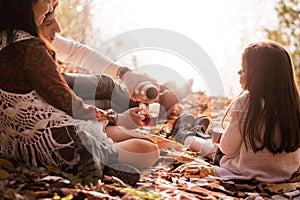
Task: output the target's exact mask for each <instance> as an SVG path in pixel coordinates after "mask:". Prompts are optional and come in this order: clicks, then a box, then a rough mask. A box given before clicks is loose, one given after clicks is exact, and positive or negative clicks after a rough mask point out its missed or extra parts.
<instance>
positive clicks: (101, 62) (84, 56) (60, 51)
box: [52, 34, 121, 78]
mask: <svg viewBox="0 0 300 200" xmlns="http://www.w3.org/2000/svg"><path fill="white" fill-rule="evenodd" d="M52 44H53V46H54V48H55V51H56V53H57V58H58V59H59V60H61V61H63V62H66V63H71V64H74V65H77V66H80V67H82V68H85V69H88V70H92V71H93V72H95V73H98V74H104V73H105V74H108V75H110V76H112V77H113V78H116V77H117V71H118V69H119V68H120V67H121V66H120V65H118V64H116V63H114V62H113V61H111V60H109V59H107V58H106V57H104V56H103V55H102V54H100V53H98V52H97V51H96V50H94V49H92V48H90V47H88V46H86V45H83V44H81V43H79V42H76V41H74V40H71V39H67V38H64V37H62V36H60V35H58V34H56V37H55V40H54V41H53V43H52Z"/></svg>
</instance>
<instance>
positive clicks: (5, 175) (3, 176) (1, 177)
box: [0, 169, 9, 180]
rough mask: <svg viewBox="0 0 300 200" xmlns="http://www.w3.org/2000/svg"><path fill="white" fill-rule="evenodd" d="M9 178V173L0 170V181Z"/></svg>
mask: <svg viewBox="0 0 300 200" xmlns="http://www.w3.org/2000/svg"><path fill="white" fill-rule="evenodd" d="M8 177H9V173H8V172H7V171H5V170H4V169H0V180H4V179H7V178H8Z"/></svg>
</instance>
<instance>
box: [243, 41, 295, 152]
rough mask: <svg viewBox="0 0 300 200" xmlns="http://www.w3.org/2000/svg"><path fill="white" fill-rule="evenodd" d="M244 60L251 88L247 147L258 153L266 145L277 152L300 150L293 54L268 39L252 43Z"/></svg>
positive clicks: (247, 115) (244, 131) (245, 126)
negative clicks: (276, 131)
mask: <svg viewBox="0 0 300 200" xmlns="http://www.w3.org/2000/svg"><path fill="white" fill-rule="evenodd" d="M242 59H243V63H244V64H245V65H246V69H247V81H246V89H247V90H248V91H249V96H248V102H247V103H248V105H249V107H248V108H247V112H246V116H245V124H244V126H243V127H241V128H242V133H243V138H244V141H245V143H246V146H247V145H250V146H251V147H252V149H253V150H254V152H257V151H259V150H262V149H264V148H266V149H268V150H269V151H270V152H272V153H273V154H278V153H281V152H283V151H285V152H294V151H296V150H297V149H298V148H299V146H300V101H299V92H298V90H297V86H296V82H295V77H294V71H293V64H292V61H291V57H290V55H289V54H288V52H287V51H286V50H285V49H284V48H283V47H282V46H281V45H280V44H278V43H276V42H274V41H269V40H268V41H263V42H257V43H253V44H250V45H249V46H248V47H247V48H245V50H244V52H243V54H242ZM276 129H279V131H278V134H277V133H276V135H275V130H276ZM261 132H263V135H261Z"/></svg>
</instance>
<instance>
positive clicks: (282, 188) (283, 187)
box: [266, 182, 300, 193]
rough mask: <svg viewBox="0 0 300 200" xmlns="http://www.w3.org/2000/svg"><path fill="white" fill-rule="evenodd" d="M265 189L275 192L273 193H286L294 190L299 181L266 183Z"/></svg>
mask: <svg viewBox="0 0 300 200" xmlns="http://www.w3.org/2000/svg"><path fill="white" fill-rule="evenodd" d="M266 185H267V189H268V190H270V192H275V193H286V192H291V191H294V190H297V189H299V188H300V182H296V183H278V184H275V183H273V184H270V183H266Z"/></svg>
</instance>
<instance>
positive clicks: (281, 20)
mask: <svg viewBox="0 0 300 200" xmlns="http://www.w3.org/2000/svg"><path fill="white" fill-rule="evenodd" d="M275 10H276V12H277V17H278V26H277V28H276V29H265V30H264V31H265V32H266V33H267V35H268V38H269V39H272V40H275V41H277V42H279V43H281V44H283V45H284V46H285V47H286V48H287V49H288V50H289V52H290V54H291V56H292V58H293V61H294V66H295V69H296V75H297V77H298V83H299V84H300V1H299V0H279V1H278V4H276V5H275Z"/></svg>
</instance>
